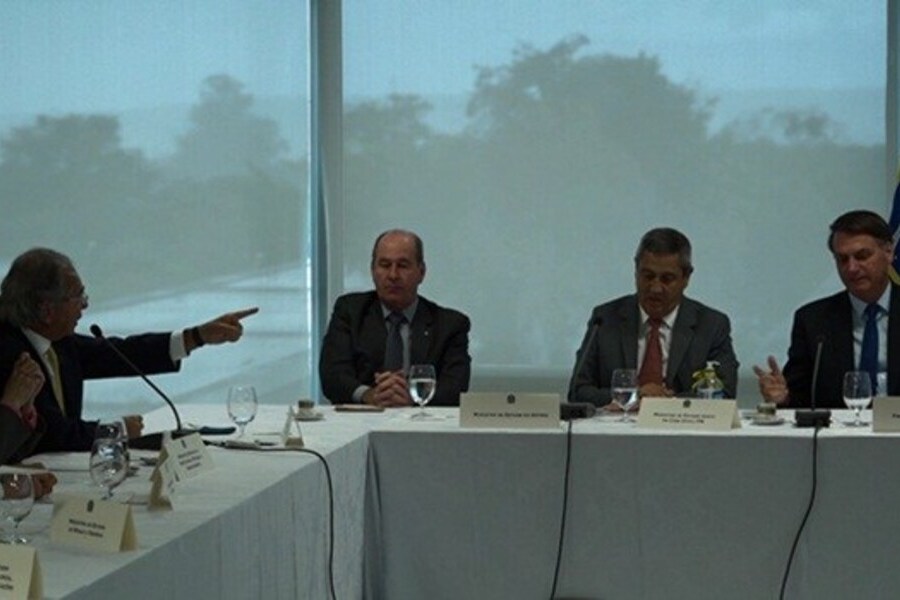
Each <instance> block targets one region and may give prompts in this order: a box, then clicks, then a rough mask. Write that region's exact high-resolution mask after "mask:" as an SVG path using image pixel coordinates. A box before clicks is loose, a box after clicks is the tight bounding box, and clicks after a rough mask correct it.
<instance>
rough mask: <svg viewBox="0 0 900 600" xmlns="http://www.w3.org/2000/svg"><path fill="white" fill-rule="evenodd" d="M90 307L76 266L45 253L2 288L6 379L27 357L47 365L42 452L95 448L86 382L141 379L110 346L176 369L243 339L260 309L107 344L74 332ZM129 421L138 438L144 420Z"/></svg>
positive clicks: (153, 369)
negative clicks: (198, 352) (210, 348)
mask: <svg viewBox="0 0 900 600" xmlns="http://www.w3.org/2000/svg"><path fill="white" fill-rule="evenodd" d="M87 306H88V297H87V295H86V294H85V292H84V285H83V284H82V282H81V278H80V277H79V276H78V272H77V271H76V270H75V267H74V265H73V264H72V261H70V260H69V258H68V257H66V256H65V255H63V254H60V253H59V252H56V251H54V250H49V249H47V248H35V249H32V250H29V251H27V252H25V253H24V254H22V255H20V256H19V257H17V258H16V259H15V261H13V264H12V266H11V267H10V269H9V272H8V273H7V275H6V277H5V278H4V279H3V283H2V284H0V381H5V380H6V379H8V378H9V376H10V373H11V372H12V370H13V366H14V364H15V362H16V360H17V359H18V357H19V356H20V355H21V354H22V353H23V352H25V353H27V354H28V355H29V356H30V357H31V358H32V359H33V360H35V361H36V362H37V363H38V364H39V365H40V366H41V369H42V373H43V376H44V379H45V380H46V382H45V384H44V386H43V387H42V388H41V390H40V391H39V392H38V394H37V396H36V398H35V400H34V405H35V408H36V409H37V412H38V414H39V415H40V417H41V418H42V419H43V420H44V422H45V423H46V427H47V430H46V433H45V434H44V436H43V437H42V438H41V440H40V441H39V442H38V444H37V446H36V448H35V451H36V452H55V451H86V450H90V448H91V444H92V443H93V441H94V431H95V429H96V426H97V423H96V422H87V421H84V420H82V419H81V409H82V396H83V384H84V380H85V379H97V378H103V377H122V376H134V375H135V373H134V372H133V371H132V369H131V367H129V366H128V365H127V364H125V362H124V361H123V360H122V358H121V357H119V356H118V355H117V354H116V353H115V352H114V351H113V350H112V349H111V348H110V347H109V344H114V345H115V346H116V347H117V348H118V349H119V350H120V351H121V352H122V353H124V354H125V355H126V356H127V357H129V358H130V359H131V361H132V362H134V363H135V364H136V365H137V366H138V367H139V368H140V369H141V370H143V371H145V372H147V373H162V372H167V371H177V370H178V369H179V368H180V366H181V359H182V358H184V357H186V356H187V355H188V354H190V353H191V352H192V351H193V350H194V349H196V348H198V347H200V346H202V345H204V344H221V343H223V342H233V341H236V340H238V339H239V338H240V337H241V334H242V331H243V329H242V326H241V322H240V321H241V319H242V318H244V317H246V316H248V315H251V314H253V313H255V312H256V311H257V309H256V308H252V309H248V310H244V311H239V312H235V313H230V314H226V315H223V316H221V317H219V318H217V319H214V320H212V321H210V322H208V323H205V324H203V325H200V326H197V327H192V328H190V329H186V330H184V331H183V332H175V333H171V334H169V333H154V334H143V335H137V336H132V337H129V338H126V339H118V338H110V339H109V341H108V342H107V341H105V340H100V339H96V338H93V337H89V336H84V335H78V334H76V333H75V327H76V325H77V324H78V320H79V319H80V318H81V313H82V310H84V309H86V308H87ZM124 420H125V426H126V429H127V431H128V436H129V437H132V438H133V437H137V436H139V435H140V433H141V430H142V428H143V423H142V420H141V417H140V416H137V415H129V416H126V417H125V418H124Z"/></svg>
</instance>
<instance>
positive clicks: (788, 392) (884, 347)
mask: <svg viewBox="0 0 900 600" xmlns="http://www.w3.org/2000/svg"><path fill="white" fill-rule="evenodd" d="M828 248H829V250H831V253H832V255H833V256H834V262H835V266H836V267H837V271H838V275H839V276H840V278H841V281H842V282H843V284H844V287H845V288H846V289H845V290H844V291H842V292H839V293H837V294H834V295H833V296H828V297H827V298H822V299H820V300H816V301H814V302H811V303H809V304H807V305H805V306H803V307H801V308H800V309H798V310H797V312H796V313H795V314H794V325H793V329H792V331H791V346H790V348H789V349H788V362H787V364H786V365H785V367H784V371H782V370H781V369H780V368H779V366H778V362H777V361H776V360H775V358H774V357H772V356H770V357H769V359H768V367H769V368H768V370H765V369H762V368H760V367H758V366H754V367H753V370H754V371H755V372H756V376H757V379H758V381H759V389H760V393H761V394H762V395H763V397H764V398H765V399H766V400H768V401H770V402H776V403H778V404H781V405H786V406H788V407H790V408H806V407H809V406H810V405H811V396H810V392H811V386H812V383H813V368H814V362H815V357H816V353H817V351H818V349H819V347H820V346H821V359H820V366H819V373H818V377H817V380H816V390H815V405H816V407H820V408H844V401H843V393H842V380H843V377H844V373H846V372H847V371H866V372H868V373H870V377H871V379H872V384H873V385H872V389H873V391H874V392H875V393H876V394H887V395H897V394H900V293H898V292H897V291H896V287H897V286H896V285H894V284H892V283H891V280H890V274H889V272H890V266H891V261H892V260H893V254H894V244H893V239H892V236H891V230H890V228H889V227H888V225H887V223H885V221H884V219H882V218H881V217H880V216H879V215H877V214H875V213H873V212H871V211H867V210H854V211H851V212H848V213H845V214H843V215H841V216H840V217H838V218H837V219H836V220H835V221H834V223H832V224H831V234H830V235H829V236H828ZM891 357H893V358H891ZM879 384H880V386H881V388H884V387H886V388H887V389H877V386H878V385H879Z"/></svg>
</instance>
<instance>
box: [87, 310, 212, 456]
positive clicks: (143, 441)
mask: <svg viewBox="0 0 900 600" xmlns="http://www.w3.org/2000/svg"><path fill="white" fill-rule="evenodd" d="M91 334H93V336H94V337H95V338H97V339H98V340H101V341H102V342H103V343H105V344H106V345H107V346H108V347H109V349H110V350H112V351H113V352H114V353H115V354H116V356H118V357H119V358H120V359H122V362H124V363H125V364H126V365H128V367H129V368H130V369H131V370H132V371H134V373H135V374H136V375H138V376H140V378H141V379H143V380H144V383H146V384H147V385H149V386H150V387H151V388H152V389H153V391H154V392H156V395H157V396H159V397H160V398H162V399H163V400H164V401H165V403H166V404H168V405H169V408H170V409H172V414H173V415H175V426H176V429H175V431H173V432H172V438H180V437H184V436H186V435H190V434H192V433H195V432H196V430H191V429H184V428H183V427H182V426H181V416H180V415H179V414H178V409H177V408H175V403H173V402H172V401H171V400H170V399H169V397H168V396H167V395H166V394H165V393H163V391H162V390H161V389H159V388H158V387H156V384H155V383H153V382H152V381H150V378H149V377H147V375H146V374H145V373H144V372H143V371H142V370H141V369H140V368H138V366H137V365H136V364H134V363H133V362H132V361H131V359H130V358H128V357H127V356H125V353H124V352H122V351H121V350H119V348H117V347H116V345H115V344H113V343H112V342H110V341H109V339H108V338H107V337H106V336H104V335H103V330H101V329H100V326H99V325H97V324H96V323H94V324H93V325H91ZM162 438H163V434H162V433H150V434H147V435H142V436H140V437H137V438H134V439H131V440H128V445H129V447H131V448H135V449H138V450H159V449H160V448H162Z"/></svg>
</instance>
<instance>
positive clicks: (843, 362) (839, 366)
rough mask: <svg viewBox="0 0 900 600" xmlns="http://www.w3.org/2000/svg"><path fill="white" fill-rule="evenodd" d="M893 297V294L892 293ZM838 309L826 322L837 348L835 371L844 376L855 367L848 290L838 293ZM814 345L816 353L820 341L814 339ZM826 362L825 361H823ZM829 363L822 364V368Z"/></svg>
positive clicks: (836, 300) (851, 313)
mask: <svg viewBox="0 0 900 600" xmlns="http://www.w3.org/2000/svg"><path fill="white" fill-rule="evenodd" d="M891 296H892V297H893V294H892V295H891ZM835 303H836V306H837V310H835V311H834V315H833V317H834V318H833V319H831V320H830V321H829V322H828V323H825V324H824V327H825V330H826V331H828V339H830V340H834V348H837V349H838V350H837V352H835V353H834V354H833V355H834V359H835V362H836V364H834V365H833V368H834V371H835V372H836V373H838V376H839V377H840V378H843V377H844V373H846V372H847V371H853V370H854V369H855V366H854V360H853V306H852V305H851V304H850V295H849V293H848V292H844V293H842V294H838V295H837V297H836V298H835ZM812 344H813V347H812V349H811V351H812V352H813V353H815V346H816V344H818V341H816V340H812ZM823 362H824V361H823ZM825 368H827V365H824V364H823V365H822V369H825Z"/></svg>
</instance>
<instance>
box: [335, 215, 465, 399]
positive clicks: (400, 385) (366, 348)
mask: <svg viewBox="0 0 900 600" xmlns="http://www.w3.org/2000/svg"><path fill="white" fill-rule="evenodd" d="M371 271H372V281H373V283H374V284H375V289H374V290H373V291H370V292H361V293H351V294H345V295H343V296H341V297H340V298H338V299H337V301H336V302H335V304H334V312H333V313H332V316H331V321H330V322H329V323H328V331H327V332H326V333H325V338H324V339H323V340H322V356H321V359H320V361H319V378H320V379H321V381H322V391H323V392H324V393H325V396H326V397H327V398H328V399H329V400H331V401H332V402H333V403H335V404H344V403H365V404H373V405H378V406H385V407H392V406H409V405H410V404H412V399H411V397H410V394H409V387H408V384H407V381H406V375H405V373H406V370H407V369H408V367H409V366H410V365H414V364H429V365H433V366H434V369H435V373H436V375H437V389H436V391H435V393H434V397H433V398H432V399H431V401H430V402H429V404H430V405H434V406H456V405H458V404H459V395H460V393H461V392H465V391H466V390H468V389H469V373H470V364H471V359H470V357H469V328H470V323H469V318H468V317H466V316H465V315H464V314H462V313H461V312H458V311H455V310H452V309H449V308H444V307H441V306H438V305H437V304H435V303H434V302H431V301H430V300H427V299H426V298H423V297H422V296H419V294H418V289H419V285H420V284H421V283H422V281H423V280H424V279H425V258H424V251H423V249H422V240H421V239H420V238H419V236H417V235H416V234H414V233H412V232H409V231H404V230H399V229H394V230H390V231H386V232H384V233H382V234H381V235H379V236H378V238H377V239H376V240H375V245H374V247H373V248H372V264H371Z"/></svg>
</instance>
